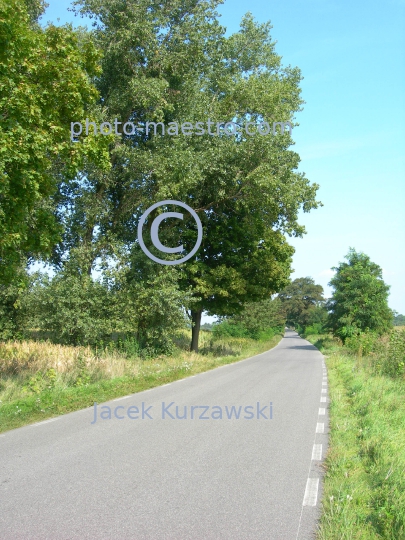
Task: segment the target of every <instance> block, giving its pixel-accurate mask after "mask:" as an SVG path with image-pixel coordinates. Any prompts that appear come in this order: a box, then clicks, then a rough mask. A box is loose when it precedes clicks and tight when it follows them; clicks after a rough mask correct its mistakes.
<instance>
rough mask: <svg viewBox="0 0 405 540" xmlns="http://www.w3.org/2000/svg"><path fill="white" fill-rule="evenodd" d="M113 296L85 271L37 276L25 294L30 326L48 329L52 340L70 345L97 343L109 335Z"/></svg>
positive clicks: (112, 322) (25, 307) (42, 329)
mask: <svg viewBox="0 0 405 540" xmlns="http://www.w3.org/2000/svg"><path fill="white" fill-rule="evenodd" d="M112 308H113V298H112V295H110V294H109V291H108V289H107V288H106V287H105V286H103V284H101V283H99V282H97V281H94V280H93V279H92V278H91V277H90V276H88V275H75V274H70V273H69V272H66V273H63V272H61V273H60V274H58V275H56V276H55V277H54V278H53V279H49V277H48V276H46V275H43V276H38V279H37V280H36V281H35V282H34V284H33V286H32V288H31V290H30V292H29V293H28V294H27V295H26V297H25V298H24V309H25V310H26V312H27V313H28V318H29V324H30V326H31V328H36V329H38V330H41V331H43V332H50V334H51V337H52V340H53V341H54V342H57V343H63V344H69V345H79V344H82V345H88V344H90V345H96V343H97V342H98V341H99V340H106V339H109V337H110V335H111V333H112V331H113V324H114V321H113V320H112V318H111V315H112Z"/></svg>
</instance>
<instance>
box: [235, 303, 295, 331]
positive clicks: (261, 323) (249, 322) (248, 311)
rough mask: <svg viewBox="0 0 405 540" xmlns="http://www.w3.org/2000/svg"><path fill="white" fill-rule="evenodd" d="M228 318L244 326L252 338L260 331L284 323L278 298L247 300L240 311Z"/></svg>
mask: <svg viewBox="0 0 405 540" xmlns="http://www.w3.org/2000/svg"><path fill="white" fill-rule="evenodd" d="M228 320H229V321H230V322H233V323H236V324H239V325H240V326H242V327H243V328H245V329H246V331H247V333H248V335H249V336H250V337H253V338H257V337H258V336H259V334H260V332H264V331H265V330H267V329H269V328H275V327H280V326H282V327H284V325H285V316H284V312H283V309H282V305H281V301H280V299H279V298H275V299H274V300H272V299H271V298H266V299H265V300H261V301H259V302H248V303H247V304H245V307H244V310H243V311H242V312H241V313H239V314H237V315H235V316H234V317H230V318H229V319H228Z"/></svg>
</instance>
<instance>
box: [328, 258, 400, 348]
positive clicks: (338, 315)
mask: <svg viewBox="0 0 405 540" xmlns="http://www.w3.org/2000/svg"><path fill="white" fill-rule="evenodd" d="M345 259H346V260H347V262H342V263H340V264H339V266H338V267H335V268H333V270H335V271H336V274H335V276H334V277H333V278H332V279H331V281H330V283H329V285H330V286H331V287H333V288H334V291H333V294H332V297H331V299H330V300H329V301H328V310H329V318H328V324H329V326H330V328H331V329H332V331H333V332H334V334H335V335H337V336H339V337H340V338H341V339H342V340H345V339H346V338H347V337H351V336H353V335H356V334H358V333H360V332H365V331H367V330H369V331H372V332H375V333H377V334H383V333H384V332H386V331H387V330H389V329H390V328H391V327H392V320H393V313H392V311H391V309H390V308H389V307H388V294H389V285H387V284H386V283H384V281H383V278H382V269H381V268H380V266H378V265H377V264H376V263H373V262H372V261H371V260H370V257H369V256H368V255H366V254H365V253H361V252H360V253H358V252H356V251H355V249H353V248H350V250H349V253H348V254H347V255H346V257H345Z"/></svg>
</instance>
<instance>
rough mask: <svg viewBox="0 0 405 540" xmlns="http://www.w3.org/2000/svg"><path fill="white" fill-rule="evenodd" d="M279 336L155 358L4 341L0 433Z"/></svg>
mask: <svg viewBox="0 0 405 540" xmlns="http://www.w3.org/2000/svg"><path fill="white" fill-rule="evenodd" d="M281 338H282V334H276V335H275V336H274V337H273V338H271V339H270V340H267V341H261V342H260V341H259V342H258V341H253V340H250V339H236V338H235V339H230V340H228V342H227V343H221V342H219V343H217V344H215V347H214V352H211V353H208V354H204V355H201V354H195V353H190V352H185V351H181V350H179V351H178V352H177V353H176V354H174V355H173V356H171V357H169V356H168V357H163V356H162V357H159V358H156V359H151V360H141V359H139V358H135V359H134V358H132V359H126V358H124V357H122V356H118V355H113V354H110V355H107V356H104V357H101V358H99V357H95V356H94V354H92V351H91V350H90V349H88V348H87V349H86V348H80V347H63V346H60V345H52V344H50V343H35V342H25V343H18V342H15V343H9V344H2V348H0V357H1V360H0V362H1V368H2V375H1V378H0V433H1V432H4V431H7V430H10V429H14V428H18V427H21V426H24V425H27V424H31V423H33V422H39V421H41V420H45V419H47V418H51V417H54V416H59V415H61V414H65V413H68V412H72V411H77V410H79V409H84V408H86V407H91V406H92V405H93V403H94V402H95V401H96V402H97V403H103V402H105V401H109V400H111V399H114V398H117V397H121V396H125V395H127V394H133V393H136V392H141V391H142V390H147V389H148V388H153V387H156V386H160V385H162V384H166V383H169V382H172V381H176V380H178V379H183V378H185V377H189V376H190V375H195V374H197V373H202V372H203V371H208V370H211V369H214V368H216V367H219V366H222V365H225V364H230V363H233V362H238V361H240V360H243V359H245V358H249V357H250V356H254V355H255V354H260V353H261V352H264V351H266V350H268V349H271V348H273V347H275V346H276V345H277V343H278V342H279V341H280V340H281ZM202 341H203V343H204V339H203V340H202ZM221 351H222V354H221Z"/></svg>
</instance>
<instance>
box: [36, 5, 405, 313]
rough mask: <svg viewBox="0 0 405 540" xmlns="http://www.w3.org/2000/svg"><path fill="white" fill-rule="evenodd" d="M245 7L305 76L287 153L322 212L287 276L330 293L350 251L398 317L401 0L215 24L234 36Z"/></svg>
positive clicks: (269, 13) (403, 209)
mask: <svg viewBox="0 0 405 540" xmlns="http://www.w3.org/2000/svg"><path fill="white" fill-rule="evenodd" d="M48 2H49V4H50V6H49V8H48V9H47V12H46V14H45V15H44V17H43V19H42V20H43V21H47V20H50V21H52V22H54V23H56V22H57V21H56V19H57V17H59V18H60V23H61V24H62V23H64V22H73V23H74V24H75V25H78V24H83V20H81V19H79V18H77V17H74V15H73V14H72V13H69V12H68V11H67V7H68V6H69V5H70V2H68V1H66V0H48ZM247 11H250V12H251V13H252V14H253V16H254V17H255V18H256V19H257V20H258V21H260V22H265V21H268V20H270V21H271V24H272V26H273V29H272V37H273V39H274V40H275V41H277V45H276V52H277V53H278V54H279V55H281V56H282V57H283V60H282V62H283V64H284V65H291V66H298V67H299V68H300V69H301V71H302V75H303V77H304V80H303V81H302V83H301V87H302V97H303V99H304V100H305V102H306V104H305V105H304V110H303V111H302V112H300V113H298V114H297V116H296V119H297V121H298V122H299V124H300V125H299V127H296V128H295V129H294V130H293V139H294V141H295V142H296V145H295V147H294V149H295V150H296V151H297V152H298V153H299V155H300V156H301V164H300V170H301V171H303V172H305V174H306V176H307V177H308V178H309V179H310V180H311V181H312V182H316V183H318V184H319V185H320V189H319V192H318V199H320V200H321V201H322V202H323V204H324V206H323V207H322V208H320V209H318V210H313V211H312V212H311V213H309V214H302V216H301V223H303V224H304V225H305V227H306V229H307V234H306V235H305V236H304V238H303V239H294V238H291V239H290V243H292V245H293V246H294V247H295V249H296V253H295V255H294V262H293V268H294V270H295V272H294V274H293V275H292V278H293V279H294V278H296V277H303V276H311V277H313V278H314V279H315V281H316V283H319V284H321V285H322V286H323V287H324V288H325V294H326V296H328V295H329V294H330V289H329V288H328V287H327V283H328V281H329V280H330V277H331V275H332V271H331V267H333V266H337V265H338V264H339V262H340V261H343V260H344V256H345V255H346V253H347V252H348V250H349V247H354V248H355V249H356V250H357V251H364V252H365V253H366V254H367V255H369V256H370V257H371V260H372V261H373V262H375V263H377V264H379V265H380V266H381V267H382V268H383V277H384V280H385V282H386V283H388V284H389V285H390V286H391V294H390V301H389V303H390V307H391V308H393V309H395V310H397V311H398V312H400V313H403V314H405V282H404V278H405V0H379V1H377V0H369V1H368V2H365V1H364V0H363V1H360V2H353V0H340V1H338V0H250V1H249V2H246V1H242V0H226V1H225V3H224V4H223V5H222V6H220V7H219V12H220V13H221V15H222V17H221V24H222V25H223V26H225V27H226V28H227V30H228V33H233V32H236V31H237V30H238V28H239V22H240V19H241V17H242V16H243V15H244V14H245V13H246V12H247Z"/></svg>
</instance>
